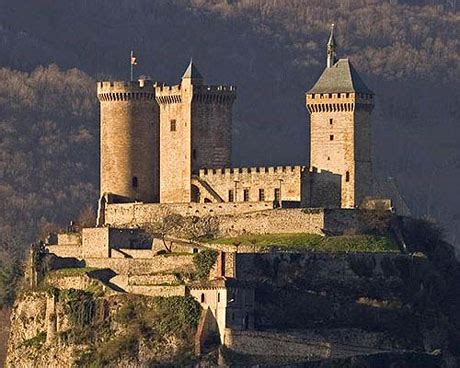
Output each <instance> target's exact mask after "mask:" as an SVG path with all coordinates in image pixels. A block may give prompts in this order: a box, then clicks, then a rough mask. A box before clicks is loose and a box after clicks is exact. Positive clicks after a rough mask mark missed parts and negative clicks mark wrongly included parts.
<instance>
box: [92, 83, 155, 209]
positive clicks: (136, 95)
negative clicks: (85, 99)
mask: <svg viewBox="0 0 460 368" xmlns="http://www.w3.org/2000/svg"><path fill="white" fill-rule="evenodd" d="M97 97H98V99H99V101H100V104H101V177H100V180H101V191H100V193H101V195H104V194H110V195H111V196H112V198H113V201H116V202H132V201H140V202H158V200H159V134H160V131H159V112H158V104H157V103H156V100H155V86H154V84H153V82H152V81H148V80H140V81H132V82H123V81H116V82H98V83H97Z"/></svg>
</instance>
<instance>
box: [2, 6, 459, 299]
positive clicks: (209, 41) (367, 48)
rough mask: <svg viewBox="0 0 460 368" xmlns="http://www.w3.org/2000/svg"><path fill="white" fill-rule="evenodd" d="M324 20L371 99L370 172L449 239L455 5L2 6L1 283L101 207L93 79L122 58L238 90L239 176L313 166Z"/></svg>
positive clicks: (111, 71)
mask: <svg viewBox="0 0 460 368" xmlns="http://www.w3.org/2000/svg"><path fill="white" fill-rule="evenodd" d="M332 22H335V23H336V24H337V29H338V31H337V32H338V35H337V36H338V37H337V38H338V42H339V44H340V49H339V54H340V56H341V57H349V58H350V59H351V60H352V62H353V64H354V65H355V67H356V68H357V69H358V70H359V71H360V72H361V74H362V76H363V77H364V79H365V80H366V81H367V84H368V85H369V86H370V87H371V88H372V89H373V90H374V91H375V93H376V94H377V106H376V110H375V112H374V115H373V123H374V147H375V149H374V156H375V169H376V172H377V174H378V175H379V176H381V177H388V176H391V177H395V178H396V179H397V181H398V183H399V187H400V188H401V192H402V194H403V196H404V198H405V199H406V201H407V202H408V205H409V207H410V208H411V210H412V214H413V215H415V216H426V217H429V218H434V219H436V220H438V221H439V222H440V223H441V224H442V225H443V226H444V227H445V228H446V229H447V231H448V240H450V241H451V242H453V243H457V244H458V243H459V241H458V237H459V235H460V233H459V230H458V229H459V228H460V200H459V198H460V197H459V195H458V193H457V190H458V187H459V184H460V145H459V143H458V142H459V141H460V127H459V126H458V123H459V116H460V104H459V101H460V98H459V97H460V96H459V89H458V85H459V81H460V69H459V67H460V49H459V45H460V42H459V41H458V39H459V30H460V17H459V14H458V4H457V1H455V0H445V1H441V0H439V1H434V0H432V1H428V0H427V1H422V0H419V1H416V0H410V1H409V0H406V1H401V0H400V1H397V0H388V1H383V0H380V1H379V0H340V1H339V0H336V1H332V0H308V1H307V0H171V1H170V0H168V1H167V0H129V1H128V0H123V1H121V0H91V1H87V0H78V1H74V0H69V1H57V0H22V1H21V0H16V1H12V0H0V67H3V69H1V70H0V154H1V160H0V208H1V217H0V242H1V245H2V248H1V249H2V251H1V252H0V266H1V265H3V271H2V273H0V281H1V279H3V280H8V279H9V278H10V277H11V271H10V270H11V267H8V266H9V265H12V264H14V263H13V260H14V258H15V255H14V254H13V255H12V253H15V250H16V249H20V248H21V247H20V246H19V245H23V246H24V245H26V244H28V243H29V242H30V241H32V240H33V239H34V237H35V236H36V234H37V229H39V230H40V229H41V230H42V232H43V231H45V230H46V229H49V228H51V227H52V226H54V225H53V224H57V225H63V223H65V222H67V221H68V220H70V219H72V218H76V217H77V216H78V214H79V212H80V211H82V210H84V209H85V208H86V207H87V206H91V205H95V203H96V201H97V193H98V142H99V140H98V139H99V138H98V134H99V132H98V105H97V99H96V96H95V85H94V81H95V80H96V79H106V78H112V79H127V78H128V76H129V50H130V49H134V50H135V51H136V54H137V56H138V60H139V66H138V68H137V73H138V74H144V75H148V76H150V77H152V78H153V79H155V80H159V81H165V82H168V83H172V82H177V81H178V80H179V79H180V76H181V74H182V72H183V70H184V69H185V67H186V64H187V63H188V60H189V59H190V57H191V56H193V58H194V61H196V63H197V65H198V67H199V69H200V71H201V72H202V74H203V75H204V76H205V78H206V80H207V82H209V83H231V84H235V85H237V86H238V100H237V103H236V105H235V117H234V127H235V132H234V142H235V144H234V147H235V149H234V163H235V165H274V164H306V163H307V160H308V139H309V136H308V134H309V133H308V117H307V113H306V110H305V108H304V95H303V93H304V92H305V90H307V89H308V88H309V87H310V86H311V85H312V84H313V83H314V81H315V80H316V79H317V78H318V76H319V74H320V72H321V70H322V69H323V67H324V63H325V42H326V40H327V35H328V31H329V27H330V23H332ZM50 64H53V65H51V66H49V65H50ZM23 248H24V247H22V249H23ZM5 270H6V271H5ZM2 275H3V276H2ZM4 294H7V292H5V291H3V292H0V299H2V300H3V301H5V300H7V299H8V296H7V295H6V296H5V295H4Z"/></svg>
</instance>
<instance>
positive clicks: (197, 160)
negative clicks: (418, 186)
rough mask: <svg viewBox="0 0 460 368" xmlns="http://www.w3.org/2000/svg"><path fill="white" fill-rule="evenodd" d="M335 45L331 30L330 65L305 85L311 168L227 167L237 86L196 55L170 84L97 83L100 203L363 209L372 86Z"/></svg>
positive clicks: (369, 167) (368, 166) (369, 175)
mask: <svg viewBox="0 0 460 368" xmlns="http://www.w3.org/2000/svg"><path fill="white" fill-rule="evenodd" d="M336 49H337V44H336V41H335V38H334V33H333V29H332V31H331V34H330V37H329V41H328V44H327V66H326V68H325V70H324V72H323V73H322V75H321V77H320V78H319V80H318V81H317V82H316V84H315V85H314V86H313V88H311V89H310V90H309V91H308V92H306V107H307V109H308V112H309V113H310V121H311V134H310V143H311V144H310V147H311V148H310V150H311V152H310V158H309V160H308V158H307V157H305V163H306V164H307V162H308V161H309V162H310V165H309V166H287V167H284V166H283V167H251V168H241V167H239V168H235V167H232V162H231V151H232V107H233V104H234V102H235V99H236V87H235V86H230V85H218V86H212V85H206V84H205V82H204V78H203V76H202V75H201V73H200V72H199V71H198V69H197V67H196V66H195V64H194V63H193V62H190V64H189V66H188V68H187V70H186V71H185V73H184V75H183V76H182V80H181V82H180V83H179V84H178V85H174V86H167V85H164V84H161V83H154V82H152V81H149V80H138V81H131V82H128V83H126V82H123V81H121V82H109V81H107V82H98V86H97V95H98V98H99V101H100V105H101V175H100V177H101V198H102V201H103V203H102V205H103V206H102V207H104V206H105V205H106V204H108V203H112V204H116V203H133V202H138V203H139V202H141V203H146V204H147V203H161V204H178V203H184V204H185V203H209V204H211V203H241V202H248V203H262V202H266V203H270V204H273V205H274V206H282V205H283V203H288V204H289V205H290V206H299V207H310V208H312V207H314V208H356V207H358V206H360V205H361V204H362V202H363V200H364V199H365V198H366V197H368V196H369V195H371V194H372V193H371V191H372V189H371V188H372V184H373V183H372V182H373V175H372V158H371V148H372V147H371V146H372V144H371V119H370V115H371V111H372V109H373V106H374V103H373V101H374V93H373V92H372V91H371V90H370V89H369V88H368V87H367V86H366V85H365V83H364V82H363V81H362V79H361V78H360V76H359V75H358V73H357V72H356V70H355V69H354V67H353V66H352V64H351V62H350V61H349V60H348V59H337V56H336V51H337V50H336ZM306 139H307V138H306ZM104 208H105V207H104ZM100 211H102V210H101V209H100ZM102 222H103V221H99V224H102Z"/></svg>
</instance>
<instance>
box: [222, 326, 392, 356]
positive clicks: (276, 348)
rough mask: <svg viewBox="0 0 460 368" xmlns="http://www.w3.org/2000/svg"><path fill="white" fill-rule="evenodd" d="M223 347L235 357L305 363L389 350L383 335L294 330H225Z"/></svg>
mask: <svg viewBox="0 0 460 368" xmlns="http://www.w3.org/2000/svg"><path fill="white" fill-rule="evenodd" d="M225 345H226V346H227V347H228V348H229V349H231V350H233V351H235V352H238V353H241V354H248V355H258V356H267V355H268V356H277V357H279V356H286V357H303V358H306V360H315V359H321V358H322V359H325V358H344V357H349V356H355V355H361V354H374V353H378V352H383V351H385V350H386V349H387V350H391V349H392V346H391V341H390V340H387V339H385V337H384V334H383V333H378V332H366V331H363V330H359V329H352V328H350V329H333V330H323V331H321V333H318V332H317V331H315V330H298V331H292V332H280V331H278V332H273V331H241V330H230V329H226V330H225Z"/></svg>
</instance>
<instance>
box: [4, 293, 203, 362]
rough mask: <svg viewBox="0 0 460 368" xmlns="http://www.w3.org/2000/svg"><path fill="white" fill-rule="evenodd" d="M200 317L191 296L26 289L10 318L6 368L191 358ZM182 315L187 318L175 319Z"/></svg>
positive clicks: (173, 360) (182, 360)
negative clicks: (150, 295) (105, 294)
mask: <svg viewBox="0 0 460 368" xmlns="http://www.w3.org/2000/svg"><path fill="white" fill-rule="evenodd" d="M199 315H200V309H199V306H198V305H197V304H196V302H195V301H194V300H193V299H191V298H181V297H174V298H167V299H165V298H149V297H141V296H132V295H131V296H129V295H123V294H119V295H111V296H97V295H95V294H93V293H91V292H87V291H83V290H74V289H70V290H65V289H49V290H47V291H30V292H24V293H22V294H21V295H20V296H19V297H18V298H17V300H16V303H15V305H14V308H13V311H12V316H11V333H10V339H9V346H8V357H7V362H6V365H7V367H14V368H20V367H24V368H25V367H27V368H29V367H45V366H52V367H72V366H77V367H78V366H82V367H84V366H87V365H88V364H89V362H91V363H92V364H93V365H92V366H95V367H103V366H104V367H105V366H108V367H131V366H148V365H152V364H168V363H172V362H184V363H187V362H190V357H191V356H192V355H191V352H193V334H194V331H195V328H196V324H197V322H198V318H199ZM178 316H186V317H185V318H183V319H181V320H177V317H178Z"/></svg>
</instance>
